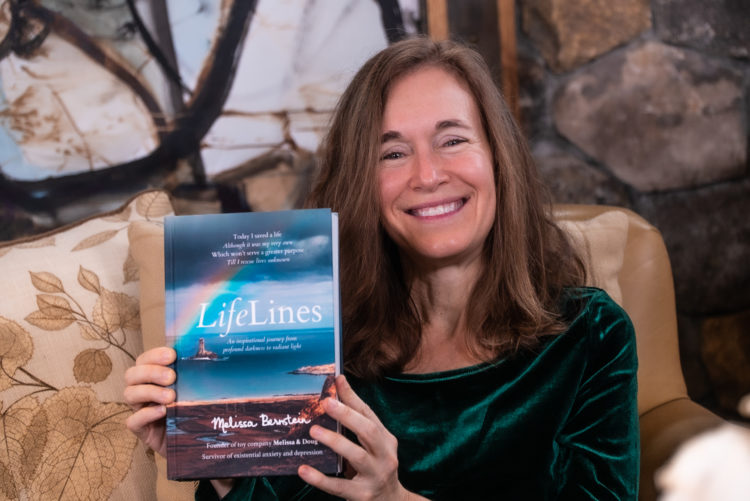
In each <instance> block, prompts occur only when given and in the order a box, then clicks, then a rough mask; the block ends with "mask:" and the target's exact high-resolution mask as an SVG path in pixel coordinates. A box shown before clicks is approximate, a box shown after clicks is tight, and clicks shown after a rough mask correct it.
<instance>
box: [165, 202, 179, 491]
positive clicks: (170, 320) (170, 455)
mask: <svg viewBox="0 0 750 501" xmlns="http://www.w3.org/2000/svg"><path fill="white" fill-rule="evenodd" d="M172 223H173V220H171V218H170V217H167V218H165V220H164V313H165V316H166V318H165V327H166V332H165V334H166V336H167V339H172V340H173V339H174V335H175V333H174V328H175V322H174V320H175V319H174V315H175V304H174V294H173V291H174V259H173V257H174V241H173V239H174V227H173V225H172ZM167 344H168V345H171V344H172V343H170V342H168V343H167ZM174 365H175V366H176V365H177V360H175V362H174ZM173 368H174V369H175V370H176V369H177V368H176V367H173ZM172 387H174V385H172ZM176 411H177V408H176V407H174V408H172V409H167V418H169V417H170V414H171V413H173V412H176ZM166 439H167V478H169V479H171V480H172V479H176V478H177V474H178V473H177V471H175V470H176V465H177V461H176V457H175V448H174V443H173V438H172V436H171V435H170V434H169V433H167V436H166Z"/></svg>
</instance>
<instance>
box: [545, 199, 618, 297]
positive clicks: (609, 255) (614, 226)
mask: <svg viewBox="0 0 750 501" xmlns="http://www.w3.org/2000/svg"><path fill="white" fill-rule="evenodd" d="M579 207H581V206H579ZM555 218H556V220H557V224H558V225H559V226H560V228H562V229H563V231H565V232H566V233H567V234H568V236H569V237H570V239H571V241H572V242H573V245H574V246H575V247H576V248H577V249H578V251H579V252H580V254H581V257H582V258H583V262H584V264H585V266H586V272H587V274H588V281H587V284H586V285H593V286H595V287H599V288H601V289H604V290H605V291H607V293H608V294H609V295H610V296H611V297H612V299H614V300H615V302H617V303H618V304H619V305H620V306H622V291H621V289H620V284H619V282H618V275H619V273H620V269H621V268H622V263H623V258H624V256H625V242H626V241H627V237H628V216H627V214H625V213H624V212H622V211H620V210H617V209H614V208H613V209H612V210H609V211H605V212H598V213H597V212H591V213H585V212H578V211H575V212H574V211H573V210H572V209H571V208H570V206H558V207H557V208H556V210H555Z"/></svg>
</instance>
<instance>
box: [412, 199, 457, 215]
mask: <svg viewBox="0 0 750 501" xmlns="http://www.w3.org/2000/svg"><path fill="white" fill-rule="evenodd" d="M465 203H466V199H465V198H461V199H459V200H454V201H453V202H448V203H444V204H439V205H432V206H429V207H420V208H418V209H409V210H408V211H407V212H408V213H409V214H411V215H413V216H417V217H435V216H444V215H445V214H450V213H452V212H456V211H458V210H459V209H460V208H461V207H463V206H464V204H465Z"/></svg>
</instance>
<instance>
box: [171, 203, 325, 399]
mask: <svg viewBox="0 0 750 501" xmlns="http://www.w3.org/2000/svg"><path fill="white" fill-rule="evenodd" d="M227 216H230V217H227ZM259 216H260V217H259ZM170 224H172V226H173V227H172V229H171V230H170V229H168V230H167V234H168V235H170V234H171V235H172V236H171V238H172V242H171V246H172V247H171V248H172V252H171V257H170V258H168V262H169V265H168V266H170V268H171V269H169V270H168V271H167V276H168V277H171V279H168V283H167V290H168V292H167V299H168V300H167V336H168V339H167V341H168V343H170V344H172V345H173V346H174V347H175V349H176V350H177V352H178V359H179V360H180V361H181V364H180V377H179V382H178V386H177V391H178V398H179V399H180V400H181V401H186V400H197V401H200V400H209V399H210V400H218V399H228V398H237V397H262V396H273V395H280V394H294V393H310V392H320V388H321V384H322V380H320V381H319V380H318V379H320V376H318V377H315V376H314V375H310V374H308V375H306V376H304V377H301V376H300V373H299V371H300V370H301V369H304V368H306V367H315V366H320V365H323V364H330V363H332V362H333V359H332V356H333V355H334V352H333V346H332V344H331V340H332V339H333V337H332V334H333V328H334V309H333V292H334V291H333V283H332V279H331V277H332V250H331V215H330V212H329V211H326V210H312V211H284V212H276V213H270V214H269V213H244V214H231V215H227V214H223V215H221V217H211V216H198V217H195V216H182V217H178V218H174V221H172V222H171V223H170ZM201 339H203V344H202V345H201V344H200V340H201ZM200 346H202V347H203V348H202V349H203V352H200V353H208V354H210V356H203V357H201V356H197V355H199V349H200ZM206 362H209V363H206Z"/></svg>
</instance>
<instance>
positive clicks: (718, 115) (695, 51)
mask: <svg viewBox="0 0 750 501" xmlns="http://www.w3.org/2000/svg"><path fill="white" fill-rule="evenodd" d="M518 6H519V11H520V12H519V20H518V26H519V47H520V49H519V57H520V68H521V70H520V71H521V76H520V79H521V81H520V85H521V107H522V121H523V125H524V127H525V129H526V131H527V134H528V136H529V138H530V139H531V142H532V146H533V151H534V153H535V156H536V158H537V161H538V163H539V166H540V169H541V170H542V173H543V174H544V176H545V178H546V179H547V180H548V183H549V185H550V187H551V189H552V191H553V194H554V197H555V199H556V200H557V201H560V202H581V203H604V204H614V205H622V206H626V207H629V208H631V209H633V210H634V211H636V212H638V213H639V214H641V215H642V216H644V217H645V218H646V219H647V220H649V221H650V222H651V223H653V224H654V225H655V226H657V227H658V228H659V229H660V230H661V232H662V234H663V235H664V240H665V242H666V244H667V247H668V250H669V253H670V257H671V260H672V267H673V273H674V279H675V288H676V296H677V309H678V318H679V327H680V343H681V354H682V362H683V369H684V371H685V377H686V381H687V384H688V391H689V393H690V394H691V396H692V397H693V398H694V399H696V400H698V401H700V402H702V403H704V404H705V405H707V406H709V407H710V408H712V409H714V410H715V411H717V412H719V413H722V414H725V415H728V416H733V417H734V416H735V415H736V406H737V402H738V400H739V398H740V397H741V396H742V395H743V394H745V393H749V392H750V217H748V213H749V212H750V172H749V170H748V138H749V137H750V136H749V132H748V122H749V121H750V120H749V117H750V60H749V58H750V30H748V26H750V4H748V3H747V2H735V1H722V2H719V1H714V2H702V1H698V0H621V1H618V2H610V1H609V0H522V1H520V2H518Z"/></svg>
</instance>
